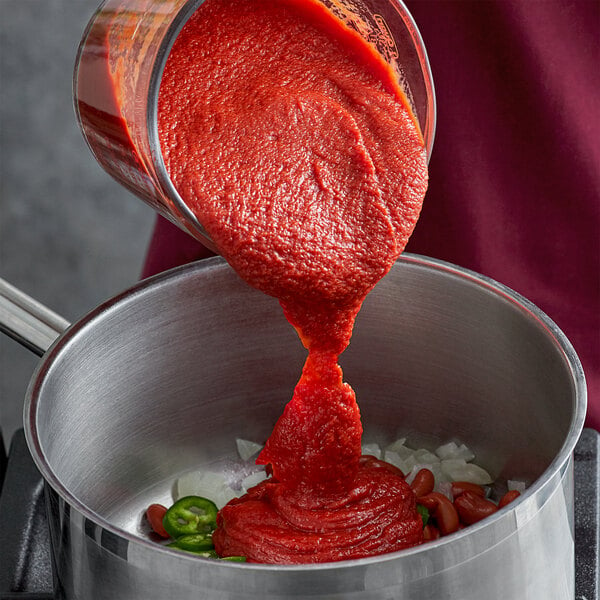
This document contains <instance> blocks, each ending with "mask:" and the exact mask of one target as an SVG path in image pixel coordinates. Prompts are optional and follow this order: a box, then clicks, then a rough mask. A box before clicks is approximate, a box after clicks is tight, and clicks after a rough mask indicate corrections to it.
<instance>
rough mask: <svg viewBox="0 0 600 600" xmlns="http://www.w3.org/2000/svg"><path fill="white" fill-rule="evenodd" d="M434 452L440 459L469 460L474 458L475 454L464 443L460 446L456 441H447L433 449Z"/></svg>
mask: <svg viewBox="0 0 600 600" xmlns="http://www.w3.org/2000/svg"><path fill="white" fill-rule="evenodd" d="M435 453H436V454H437V455H438V456H439V457H440V459H441V460H448V459H463V460H464V461H466V462H470V461H472V460H473V459H474V458H475V454H473V452H472V451H471V450H470V449H469V448H467V446H465V445H464V444H461V445H460V446H459V445H458V444H457V443H456V442H448V443H447V444H443V445H442V446H440V447H439V448H437V449H436V450H435Z"/></svg>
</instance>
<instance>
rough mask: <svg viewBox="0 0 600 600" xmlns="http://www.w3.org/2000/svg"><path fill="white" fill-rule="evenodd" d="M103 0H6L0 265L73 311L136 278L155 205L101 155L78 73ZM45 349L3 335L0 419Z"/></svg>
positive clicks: (15, 423)
mask: <svg viewBox="0 0 600 600" xmlns="http://www.w3.org/2000/svg"><path fill="white" fill-rule="evenodd" d="M98 4H99V0H0V277H3V278H4V279H6V280H8V281H9V282H11V283H12V284H13V285H16V286H17V287H19V288H20V289H22V290H23V291H25V292H26V293H28V294H30V295H32V296H33V297H35V298H36V299H38V300H39V301H41V302H42V303H44V304H46V305H47V306H49V307H50V308H52V309H54V310H55V311H56V312H58V313H59V314H61V315H63V316H64V317H65V318H67V319H68V320H75V319H77V318H79V317H80V316H82V315H83V314H85V313H86V312H88V311H89V310H91V309H92V308H93V307H95V306H96V305H97V304H99V303H100V302H102V301H103V300H105V299H107V298H109V297H111V296H113V295H115V294H116V293H118V292H119V291H121V290H122V289H124V288H126V287H129V286H130V285H131V284H132V283H134V282H135V281H136V280H137V279H138V277H139V273H140V269H141V265H142V261H143V255H144V252H145V249H146V245H147V242H148V239H149V235H150V231H151V228H152V224H153V221H154V213H153V211H152V210H151V209H150V208H148V207H147V206H146V205H144V204H143V203H142V202H141V201H139V200H138V199H136V198H135V197H134V196H133V195H131V194H130V193H129V192H127V191H126V190H124V189H123V188H121V187H120V186H119V185H118V184H117V183H116V182H114V181H113V180H112V179H111V178H110V177H109V176H108V175H107V174H106V173H105V172H104V171H103V170H102V169H101V168H100V167H99V166H98V165H97V163H96V162H95V160H94V158H93V156H92V155H91V153H90V151H89V150H88V148H87V146H86V144H85V142H84V140H83V137H82V136H81V133H80V131H79V128H78V126H77V122H76V120H75V114H74V111H73V103H72V93H71V86H72V74H73V65H74V61H75V55H76V52H77V46H78V44H79V40H80V37H81V34H82V32H83V30H84V28H85V26H86V24H87V22H88V20H89V18H90V17H91V15H92V14H93V12H94V10H95V8H96V7H97V5H98ZM37 362H38V359H37V357H35V356H34V355H33V354H31V353H30V352H29V351H27V350H25V349H24V348H22V347H21V346H19V345H18V344H17V343H16V342H14V341H12V340H11V339H9V338H7V337H6V336H4V335H0V427H1V428H2V431H3V435H4V441H5V444H6V445H8V443H9V441H10V438H11V437H12V434H13V432H14V431H15V430H16V429H17V428H19V427H21V423H22V416H21V414H22V402H23V397H24V394H25V390H26V387H27V384H28V381H29V379H30V377H31V374H32V372H33V369H34V368H35V365H36V364H37Z"/></svg>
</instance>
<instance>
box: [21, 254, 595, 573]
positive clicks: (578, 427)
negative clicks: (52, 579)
mask: <svg viewBox="0 0 600 600" xmlns="http://www.w3.org/2000/svg"><path fill="white" fill-rule="evenodd" d="M398 262H402V263H406V264H407V265H409V266H411V267H415V268H425V269H430V270H434V271H441V272H444V273H445V274H446V275H449V276H453V277H457V278H460V279H465V280H467V281H469V282H470V283H471V284H475V285H477V286H479V287H481V288H483V289H486V290H488V291H490V292H492V293H493V294H495V295H497V296H501V297H502V298H503V299H504V300H506V301H508V302H510V303H511V304H512V305H513V306H515V307H516V308H518V309H519V310H521V311H522V312H525V313H526V314H527V315H528V316H529V318H531V319H533V320H535V321H536V322H538V323H539V324H540V325H541V326H542V327H543V328H544V329H546V331H547V332H548V334H549V335H550V336H551V337H552V338H553V339H554V340H555V342H556V345H557V347H558V348H560V350H561V351H562V353H563V356H564V358H565V362H566V364H567V365H568V367H569V370H570V374H571V379H572V382H573V392H574V410H573V413H572V416H571V422H570V426H569V430H568V434H567V436H566V438H565V440H564V442H563V444H562V446H561V448H560V451H559V452H558V454H557V455H556V456H555V458H554V459H553V461H552V462H551V463H550V465H549V466H548V467H547V468H546V469H545V470H544V472H543V473H542V474H541V475H540V477H538V478H537V479H536V480H535V481H534V482H533V483H532V484H531V485H530V486H529V487H528V488H527V489H526V490H525V492H524V493H523V494H521V496H520V497H519V498H517V499H516V500H515V501H513V502H511V503H510V504H509V505H507V506H505V507H504V508H502V509H501V510H499V511H498V512H496V513H494V514H493V515H491V516H489V517H487V518H486V519H484V520H482V521H480V522H479V523H475V524H473V525H470V526H469V527H468V528H465V529H463V530H460V531H457V532H456V533H454V534H451V535H449V536H446V537H443V538H440V539H438V540H436V541H433V542H428V543H425V544H423V545H419V546H414V547H412V548H407V549H405V550H400V551H397V552H390V553H387V554H381V555H377V556H372V557H367V558H359V559H353V560H346V561H339V562H329V563H316V564H301V565H269V564H262V563H261V564H257V563H235V562H229V561H214V560H213V561H211V560H209V559H203V558H199V557H196V556H193V555H188V554H186V553H182V552H178V551H176V550H172V549H170V548H166V547H164V546H161V545H159V544H156V543H155V542H152V541H150V540H147V539H144V538H142V537H139V536H137V535H134V534H133V533H130V532H128V531H125V530H122V529H119V528H118V527H115V526H114V525H113V524H112V523H110V522H109V521H107V520H106V519H104V518H103V517H101V516H100V515H99V514H97V513H96V512H94V511H93V510H90V509H89V508H88V507H87V506H86V505H85V504H83V503H82V502H81V501H80V500H79V499H78V498H76V497H75V496H74V495H72V494H71V492H70V491H69V490H68V489H67V488H66V487H65V486H64V485H63V484H62V482H61V481H60V478H59V477H58V476H57V475H56V474H55V473H54V471H53V470H52V468H51V466H50V464H49V463H48V461H47V460H46V457H45V454H44V450H43V448H42V445H41V443H40V441H39V436H38V431H39V428H38V424H37V407H38V398H39V392H40V388H41V386H42V382H43V381H44V380H45V377H46V375H47V373H48V372H49V370H50V368H51V366H52V364H53V362H54V361H55V360H57V358H58V357H59V356H60V354H61V353H62V352H63V350H64V349H65V348H66V347H67V346H68V345H69V343H70V342H71V341H72V339H73V338H75V337H76V336H78V335H84V334H85V330H86V328H87V327H90V326H92V324H93V322H94V321H95V320H96V319H97V318H99V317H100V316H101V315H103V314H104V313H106V312H108V311H110V310H114V309H115V308H116V307H118V305H119V304H121V303H124V302H126V301H131V300H132V299H134V298H136V297H137V296H140V295H141V294H143V293H144V292H145V291H146V290H147V289H149V288H152V287H154V286H155V285H157V284H159V283H160V282H163V281H165V280H171V279H177V278H179V277H185V276H189V275H190V274H192V273H195V272H204V271H207V272H208V271H211V270H214V269H221V268H223V267H225V266H227V263H226V262H225V260H224V259H223V258H221V257H213V258H208V259H203V260H201V261H197V262H194V263H189V264H187V265H182V266H179V267H175V268H173V269H170V270H168V271H165V272H163V273H159V274H158V275H154V276H152V277H149V278H147V279H144V280H142V281H140V282H138V283H137V284H135V285H133V286H132V287H130V288H128V289H126V290H125V291H123V292H121V293H120V294H118V295H116V296H114V297H113V298H111V299H109V300H107V301H105V302H103V303H101V304H100V305H98V306H97V307H96V308H95V309H93V310H91V311H90V312H89V313H88V314H87V315H85V316H84V317H83V318H81V319H80V320H78V321H76V322H75V323H73V324H72V325H71V326H70V327H69V328H68V329H67V330H66V331H65V332H63V333H62V334H61V335H60V336H59V337H58V338H57V339H56V341H55V342H54V343H53V344H52V346H51V347H50V348H49V349H48V351H47V352H46V353H45V354H44V356H43V359H42V361H41V362H40V363H39V364H38V365H37V367H36V369H35V371H34V373H33V375H32V378H31V381H30V383H29V386H28V389H27V392H26V397H25V404H24V410H23V417H24V432H25V438H26V441H27V445H28V447H29V450H30V452H31V455H32V458H33V460H34V462H35V464H36V466H37V468H38V469H39V471H40V473H41V474H42V476H43V478H44V480H45V483H46V484H47V485H49V486H50V487H51V488H52V489H54V491H55V492H56V493H57V494H58V495H59V496H60V497H61V498H62V499H63V500H64V501H65V502H66V503H67V504H68V505H70V506H71V507H72V508H74V509H75V510H77V511H78V512H79V513H80V514H81V515H83V516H84V517H85V518H86V519H89V520H90V521H92V522H93V523H94V524H95V525H96V526H99V527H101V528H102V529H104V530H106V531H109V532H110V533H112V534H113V535H115V536H117V537H119V538H122V539H125V540H126V541H127V542H128V543H129V544H133V545H137V546H141V549H143V548H146V549H148V550H151V551H153V552H159V553H165V554H166V555H170V556H177V558H178V559H180V560H183V561H196V563H195V564H198V563H197V561H198V560H201V561H203V562H204V563H210V565H211V567H212V566H215V567H216V568H224V569H252V570H254V571H278V572H280V571H282V570H283V571H288V572H304V571H310V572H315V571H329V570H338V569H339V570H345V569H350V568H356V567H359V566H362V567H366V566H369V565H372V564H381V563H384V562H387V561H392V560H397V559H399V558H401V557H407V558H408V557H415V556H418V555H419V554H421V553H423V552H427V553H429V552H432V551H435V550H436V549H441V548H445V547H446V546H447V545H448V544H454V543H455V542H456V541H457V540H460V539H462V538H464V537H466V536H470V537H475V536H477V534H478V533H480V532H482V531H484V530H486V529H488V528H489V527H493V526H494V525H495V524H496V523H497V522H498V521H500V520H501V519H504V518H505V517H506V516H507V515H509V514H510V513H514V519H513V520H512V523H511V524H510V525H509V527H508V528H507V530H506V536H505V537H508V536H509V535H512V534H513V533H515V532H516V530H517V526H522V525H523V524H524V523H525V522H527V521H528V520H529V519H530V518H532V516H533V515H534V512H532V511H531V510H529V507H528V506H527V504H528V501H529V500H530V499H531V497H532V496H534V495H536V496H541V498H542V502H540V497H537V498H536V499H535V504H536V510H539V509H540V508H541V506H542V505H543V504H544V503H545V501H546V500H547V499H548V498H549V497H550V495H551V494H552V492H553V491H554V489H555V488H556V486H557V485H558V484H559V480H557V477H556V475H557V474H559V479H561V478H562V476H563V475H564V471H565V468H566V465H567V464H568V463H569V461H570V460H571V458H572V455H573V451H574V448H575V445H576V443H577V441H578V439H579V436H580V434H581V431H582V430H583V425H584V421H585V414H586V405H587V389H586V383H585V376H584V372H583V368H582V365H581V362H580V360H579V358H578V356H577V354H576V352H575V349H574V348H573V346H572V344H571V342H570V341H569V340H568V338H567V337H566V336H565V334H564V333H563V332H562V331H561V330H560V329H559V327H558V326H557V325H556V324H555V323H554V321H552V320H551V319H550V317H548V316H547V315H546V314H545V313H544V312H543V311H542V310H541V309H540V308H538V307H537V306H536V305H535V304H533V303H532V302H530V301H529V300H528V299H527V298H525V297H523V296H521V295H520V294H519V293H517V292H515V291H514V290H512V289H511V288H509V287H507V286H505V285H504V284H501V283H499V282H497V281H495V280H493V279H491V278H490V277H487V276H485V275H481V274H479V273H476V272H475V271H471V270H469V269H465V268H463V267H458V266H456V265H453V264H451V263H449V262H446V261H442V260H439V259H435V258H430V257H426V256H422V255H418V254H411V253H403V254H402V256H401V257H400V258H399V259H398ZM476 547H477V548H476ZM471 550H472V551H473V552H472V554H476V553H477V552H478V551H479V549H478V545H477V544H474V545H473V547H472V548H471ZM456 558H457V560H459V561H461V560H466V559H468V557H467V556H463V557H456Z"/></svg>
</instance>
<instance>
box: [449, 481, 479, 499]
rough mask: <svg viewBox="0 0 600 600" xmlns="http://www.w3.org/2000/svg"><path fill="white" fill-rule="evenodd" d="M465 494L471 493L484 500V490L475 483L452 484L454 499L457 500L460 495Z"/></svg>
mask: <svg viewBox="0 0 600 600" xmlns="http://www.w3.org/2000/svg"><path fill="white" fill-rule="evenodd" d="M465 492H471V493H472V494H475V495H476V496H481V497H482V498H485V490H484V489H483V488H482V487H481V486H480V485H477V484H476V483H471V482H470V481H454V482H452V497H453V498H454V499H456V498H458V496H460V495H461V494H464V493H465Z"/></svg>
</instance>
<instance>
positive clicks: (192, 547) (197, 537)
mask: <svg viewBox="0 0 600 600" xmlns="http://www.w3.org/2000/svg"><path fill="white" fill-rule="evenodd" d="M169 545H170V547H171V548H179V549H180V550H189V551H191V552H196V551H198V552H201V551H204V550H214V546H213V541H212V533H189V534H186V535H180V536H179V537H178V538H177V539H176V540H175V541H174V542H172V543H171V544H169Z"/></svg>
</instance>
